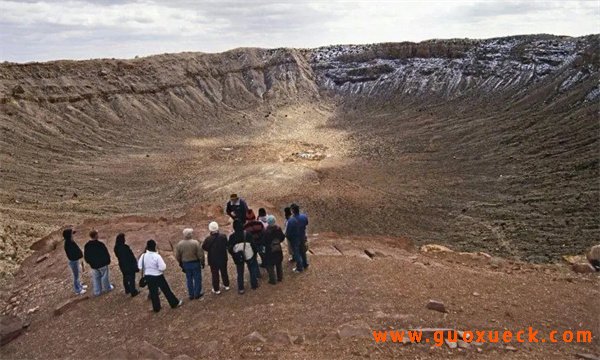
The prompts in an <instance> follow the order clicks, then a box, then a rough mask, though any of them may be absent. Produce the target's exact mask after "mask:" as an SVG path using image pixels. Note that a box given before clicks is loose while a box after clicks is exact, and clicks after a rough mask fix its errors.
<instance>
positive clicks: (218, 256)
mask: <svg viewBox="0 0 600 360" xmlns="http://www.w3.org/2000/svg"><path fill="white" fill-rule="evenodd" d="M208 231H210V235H209V236H208V237H206V239H204V242H203V243H202V249H203V250H204V251H206V252H208V255H207V257H208V266H210V272H211V275H212V287H213V288H212V292H213V294H216V295H219V294H221V289H220V286H219V273H220V274H221V278H222V279H223V286H224V287H225V290H229V275H228V274H227V236H225V235H224V234H221V233H219V224H217V222H215V221H213V222H211V223H210V224H208Z"/></svg>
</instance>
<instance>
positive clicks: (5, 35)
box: [0, 0, 600, 62]
mask: <svg viewBox="0 0 600 360" xmlns="http://www.w3.org/2000/svg"><path fill="white" fill-rule="evenodd" d="M599 3H600V2H599V1H598V0H589V1H576V0H561V1H534V0H524V1H509V0H504V1H501V0H483V1H471V0H469V1H467V0H449V1H442V0H436V1H427V0H420V1H419V0H414V1H327V0H321V1H318V0H317V1H304V0H295V1H293V0H289V1H259V0H253V1H251V0H246V1H242V0H238V1H217V0H213V1H210V0H196V1H194V0H164V1H159V0H65V1H63V0H27V1H4V0H0V61H17V62H27V61H45V60H53V59H89V58H98V57H108V58H110V57H115V58H131V57H134V56H136V55H139V56H143V55H150V54H158V53H166V52H181V51H202V52H219V51H223V50H227V49H231V48H236V47H241V46H257V47H284V46H285V47H317V46H321V45H330V44H348V43H373V42H385V41H420V40H426V39H432V38H455V37H459V38H464V37H470V38H488V37H496V36H504V35H515V34H533V33H551V34H560V35H571V36H579V35H586V34H592V33H599V32H600V29H599V20H598V19H600V8H599V6H600V5H599Z"/></svg>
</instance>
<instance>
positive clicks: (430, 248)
mask: <svg viewBox="0 0 600 360" xmlns="http://www.w3.org/2000/svg"><path fill="white" fill-rule="evenodd" d="M420 250H421V252H453V251H452V250H451V249H450V248H447V247H445V246H443V245H437V244H427V245H423V246H421V249H420Z"/></svg>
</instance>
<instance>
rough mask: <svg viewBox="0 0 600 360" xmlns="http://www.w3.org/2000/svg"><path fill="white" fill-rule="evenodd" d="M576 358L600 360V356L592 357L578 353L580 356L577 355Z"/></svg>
mask: <svg viewBox="0 0 600 360" xmlns="http://www.w3.org/2000/svg"><path fill="white" fill-rule="evenodd" d="M575 356H576V357H577V358H579V359H585V360H600V356H596V355H592V354H582V353H578V354H575Z"/></svg>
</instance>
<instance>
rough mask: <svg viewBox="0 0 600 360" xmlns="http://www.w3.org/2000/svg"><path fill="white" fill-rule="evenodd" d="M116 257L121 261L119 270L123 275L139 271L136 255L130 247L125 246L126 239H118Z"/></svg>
mask: <svg viewBox="0 0 600 360" xmlns="http://www.w3.org/2000/svg"><path fill="white" fill-rule="evenodd" d="M114 250H115V255H116V256H117V259H119V269H121V272H122V273H123V274H133V273H136V272H138V271H140V270H139V269H138V264H137V259H136V258H135V255H133V251H131V248H130V247H129V245H127V244H125V238H124V237H123V239H122V240H121V239H120V238H119V237H117V243H116V244H115V249H114Z"/></svg>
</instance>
